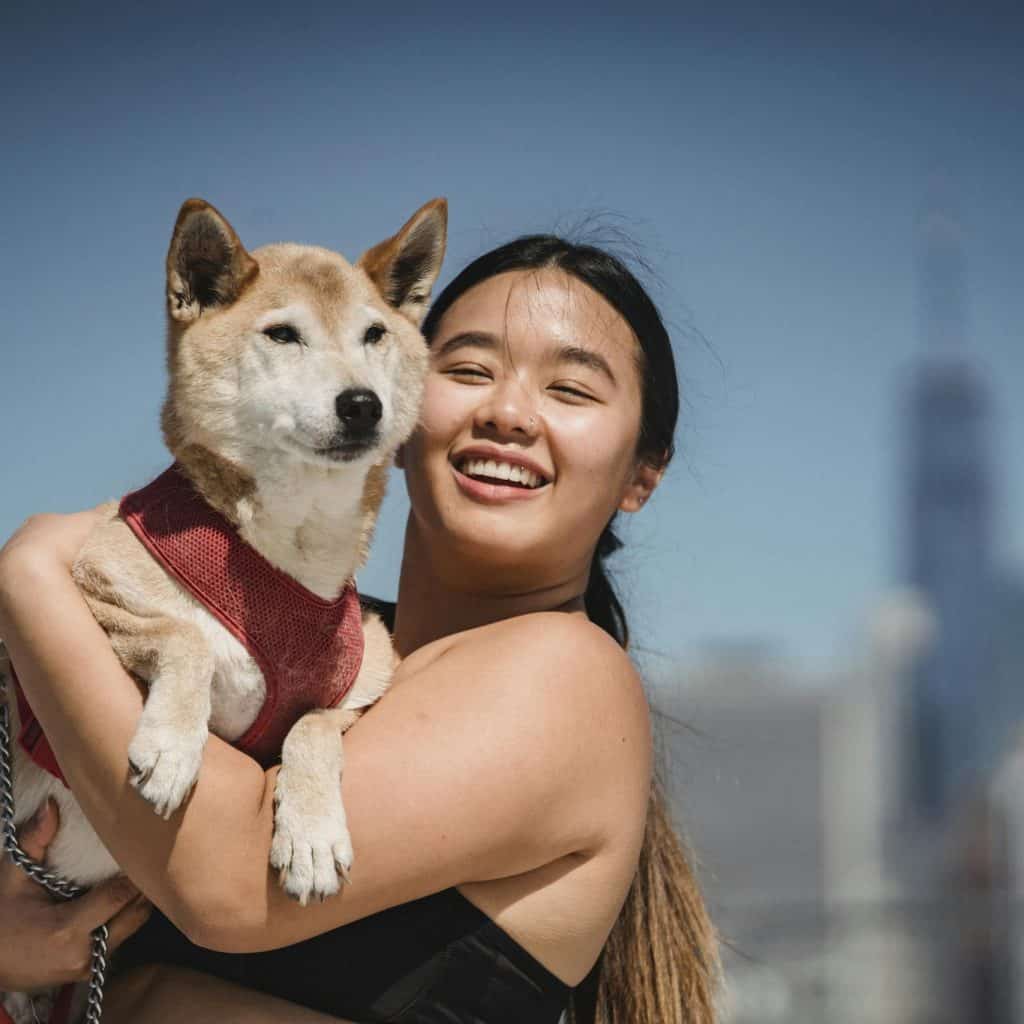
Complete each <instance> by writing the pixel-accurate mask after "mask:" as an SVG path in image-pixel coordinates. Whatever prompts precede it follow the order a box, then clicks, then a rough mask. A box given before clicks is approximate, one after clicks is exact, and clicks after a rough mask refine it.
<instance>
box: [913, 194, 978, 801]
mask: <svg viewBox="0 0 1024 1024" xmlns="http://www.w3.org/2000/svg"><path fill="white" fill-rule="evenodd" d="M922 235H923V238H922V242H923V248H922V253H921V277H922V288H921V292H922V316H921V321H922V330H923V334H924V342H925V351H924V352H923V354H922V356H921V360H920V363H919V365H918V366H917V367H916V368H915V373H914V378H913V383H912V386H911V392H910V404H909V420H910V422H909V428H910V446H909V448H910V450H909V463H910V465H909V473H908V479H909V493H908V504H907V512H908V520H907V524H906V525H907V528H908V536H907V544H906V547H907V550H906V555H907V561H908V564H907V565H906V566H905V570H904V571H905V574H906V578H907V579H908V581H909V582H910V583H911V584H912V585H913V586H914V587H916V588H917V589H918V591H919V592H920V594H921V595H922V597H923V598H924V600H925V601H926V603H927V604H928V606H929V608H930V610H931V612H932V615H933V617H934V620H935V625H936V630H935V636H934V641H933V643H932V644H931V646H930V648H929V650H928V651H927V652H926V653H925V656H924V657H923V658H922V659H921V660H920V662H919V663H918V665H917V667H916V669H915V671H914V678H913V680H912V683H911V686H912V690H911V701H910V716H911V722H910V725H911V737H910V739H911V742H910V746H909V748H908V755H909V761H910V763H909V765H908V768H909V778H908V781H909V796H910V803H911V808H912V809H913V810H914V811H916V812H917V813H918V814H920V815H921V816H923V817H924V818H927V819H931V820H937V819H941V818H943V817H944V816H945V813H946V812H947V811H948V810H949V809H950V807H951V806H952V805H953V803H954V802H956V800H957V797H958V795H960V794H962V793H963V791H964V788H965V787H966V786H969V785H971V784H972V783H975V782H977V781H978V779H979V778H980V776H981V774H982V773H983V772H984V771H985V770H987V769H989V768H990V767H991V765H992V762H993V759H994V757H995V755H996V750H995V749H994V748H995V746H996V745H997V742H998V738H997V735H996V734H997V732H998V730H997V728H996V726H997V725H998V722H997V721H996V719H995V715H996V713H997V702H996V701H995V699H994V698H995V694H994V693H993V690H994V686H995V665H994V658H993V643H992V640H993V638H992V631H993V626H994V621H995V616H994V612H995V599H996V592H995V574H994V571H993V556H992V547H993V543H992V541H993V516H992V504H993V496H992V467H991V459H990V448H991V436H990V434H991V427H990V399H989V394H988V388H987V386H986V384H985V381H984V380H983V379H982V377H981V375H980V372H979V370H978V368H977V367H976V366H974V365H973V364H972V363H971V362H970V360H969V359H968V355H967V352H966V351H965V347H966V344H965V341H966V339H965V335H966V328H965V321H966V317H965V308H964V307H965V302H964V266H963V252H962V246H961V239H960V228H959V225H958V224H957V222H956V221H955V220H954V218H953V217H952V216H950V215H949V214H948V213H946V212H945V211H944V210H941V209H935V210H932V211H930V212H929V213H928V214H927V215H926V216H925V218H924V221H923V224H922Z"/></svg>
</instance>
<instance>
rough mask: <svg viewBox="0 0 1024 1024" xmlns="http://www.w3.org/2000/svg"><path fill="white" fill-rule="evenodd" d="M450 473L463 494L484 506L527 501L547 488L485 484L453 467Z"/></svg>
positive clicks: (542, 485) (544, 485) (545, 485)
mask: <svg viewBox="0 0 1024 1024" xmlns="http://www.w3.org/2000/svg"><path fill="white" fill-rule="evenodd" d="M449 465H451V463H449ZM452 473H454V474H455V482H456V483H457V484H458V485H459V488H460V489H461V490H462V492H463V493H464V494H466V495H468V496H469V497H470V498H472V499H473V500H474V501H479V502H482V503H483V504H485V505H504V504H505V502H508V501H528V500H529V499H530V498H535V497H536V496H537V495H538V494H539V493H540V492H541V491H543V490H544V489H545V487H547V484H541V485H540V487H513V486H509V485H503V484H485V483H484V482H483V481H482V480H474V479H473V478H472V477H471V476H466V474H465V473H460V472H459V470H457V469H456V468H455V466H452Z"/></svg>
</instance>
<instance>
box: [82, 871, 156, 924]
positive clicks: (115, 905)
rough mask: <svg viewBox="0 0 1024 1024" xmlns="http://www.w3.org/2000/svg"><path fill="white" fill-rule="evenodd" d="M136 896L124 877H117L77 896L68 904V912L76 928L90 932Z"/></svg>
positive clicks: (134, 890) (133, 888) (137, 891)
mask: <svg viewBox="0 0 1024 1024" xmlns="http://www.w3.org/2000/svg"><path fill="white" fill-rule="evenodd" d="M138 895H139V890H138V889H136V888H135V886H134V885H132V883H131V882H129V881H128V879H127V878H125V876H124V875H118V876H117V878H111V879H108V880H107V881H106V882H101V883H100V884H99V885H97V886H95V887H94V888H92V889H90V890H89V891H88V892H87V893H86V894H85V895H84V896H79V897H78V899H76V900H74V901H73V902H71V903H70V904H68V910H69V912H70V914H71V916H72V918H73V919H74V922H75V926H76V927H78V928H80V929H81V930H82V931H85V932H91V931H92V930H93V929H94V928H98V927H99V926H100V925H101V924H106V923H107V922H108V921H109V920H110V919H111V918H112V917H114V916H115V915H116V914H118V913H119V912H120V911H122V910H124V908H125V907H126V906H127V905H128V904H129V903H131V901H132V900H134V899H135V898H136V897H137V896H138Z"/></svg>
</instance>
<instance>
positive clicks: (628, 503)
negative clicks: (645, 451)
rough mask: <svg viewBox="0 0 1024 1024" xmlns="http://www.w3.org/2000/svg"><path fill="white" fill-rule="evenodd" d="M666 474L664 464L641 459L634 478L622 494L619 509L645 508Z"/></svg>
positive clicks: (637, 509) (626, 510)
mask: <svg viewBox="0 0 1024 1024" xmlns="http://www.w3.org/2000/svg"><path fill="white" fill-rule="evenodd" d="M664 475H665V466H664V465H660V466H656V465H654V464H653V463H651V462H648V461H647V460H646V459H642V460H641V461H639V462H638V463H637V464H636V467H635V469H634V470H633V477H632V479H631V480H630V481H629V483H628V484H627V485H626V489H625V491H624V492H623V494H622V500H621V501H620V502H619V509H620V510H621V511H623V512H637V511H639V510H640V509H641V508H643V507H644V505H645V504H646V502H647V499H648V498H649V497H650V496H651V495H652V494H653V493H654V488H655V487H657V486H658V484H660V483H661V478H662V477H663V476H664Z"/></svg>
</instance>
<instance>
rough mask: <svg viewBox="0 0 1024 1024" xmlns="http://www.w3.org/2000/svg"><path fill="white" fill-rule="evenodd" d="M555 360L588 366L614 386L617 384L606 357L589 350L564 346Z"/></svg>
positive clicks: (575, 346)
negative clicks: (601, 374)
mask: <svg viewBox="0 0 1024 1024" xmlns="http://www.w3.org/2000/svg"><path fill="white" fill-rule="evenodd" d="M555 359H556V361H557V362H559V363H575V364H576V365H577V366H586V367H588V368H589V369H591V370H597V371H598V373H603V374H604V375H605V376H606V377H607V378H608V379H609V380H610V381H611V382H612V384H616V383H617V381H616V380H615V374H614V373H612V368H611V367H610V366H609V365H608V361H607V360H606V359H605V358H604V356H602V355H599V354H598V353H597V352H594V351H592V350H591V349H589V348H582V347H581V346H579V345H564V346H563V347H562V348H560V349H558V351H557V352H556V353H555Z"/></svg>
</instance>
